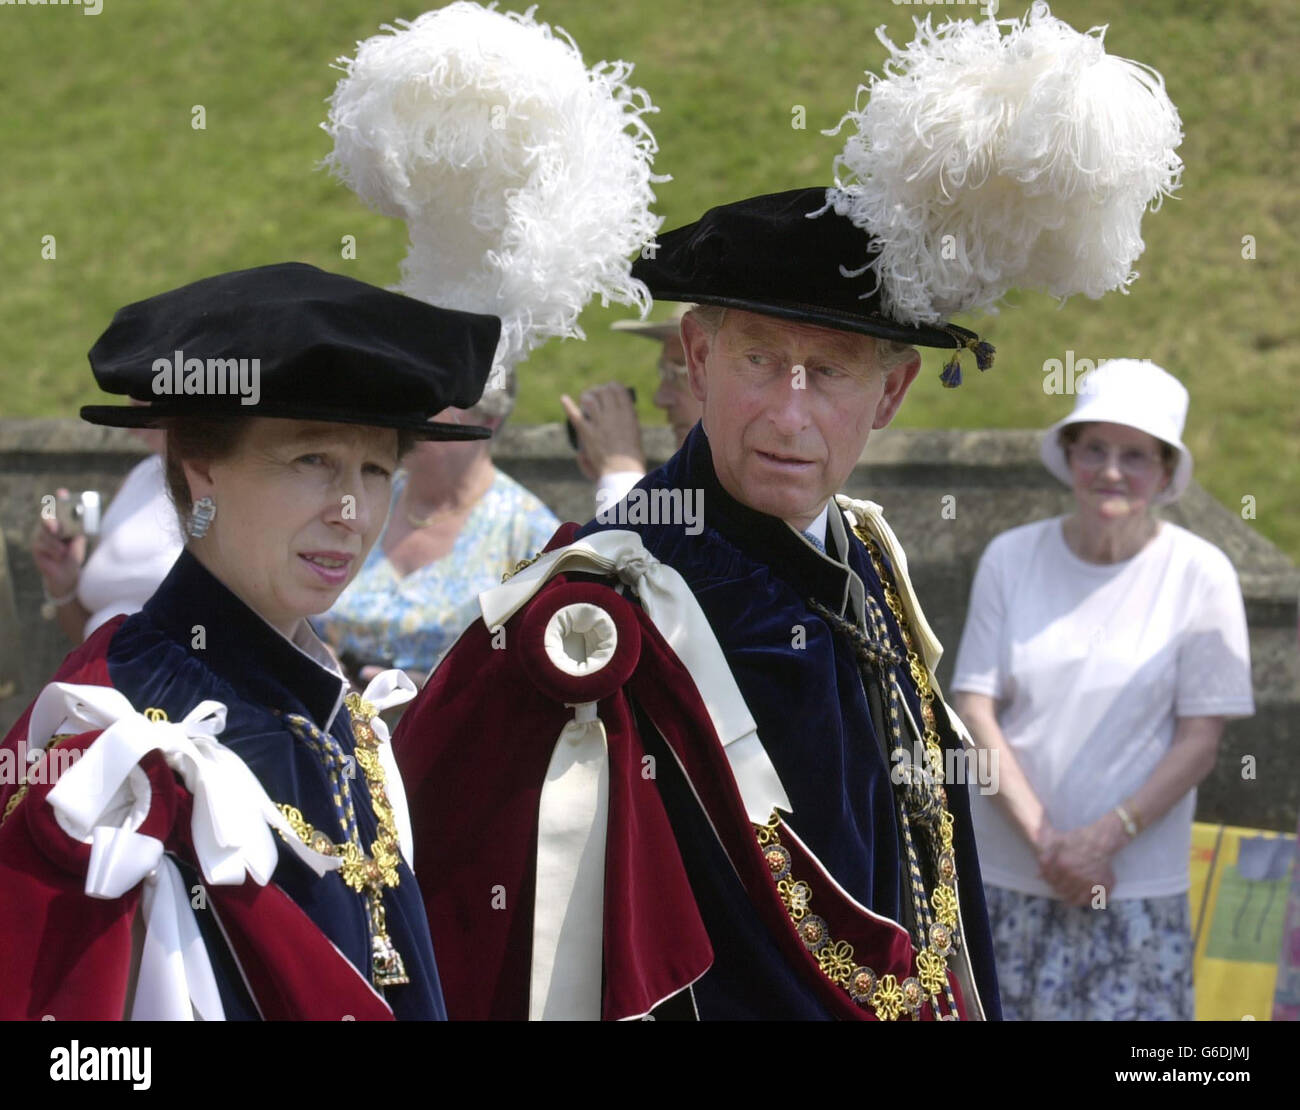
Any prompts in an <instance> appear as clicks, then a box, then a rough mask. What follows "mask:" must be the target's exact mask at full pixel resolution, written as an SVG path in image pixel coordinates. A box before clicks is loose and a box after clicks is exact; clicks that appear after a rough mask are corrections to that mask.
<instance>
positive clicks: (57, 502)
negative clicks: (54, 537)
mask: <svg viewBox="0 0 1300 1110" xmlns="http://www.w3.org/2000/svg"><path fill="white" fill-rule="evenodd" d="M99 511H100V499H99V492H98V491H97V490H93V489H87V490H82V491H81V492H80V493H67V492H60V493H56V494H55V495H54V523H55V527H56V528H57V530H58V536H59V539H61V540H71V539H76V537H77V536H97V535H99Z"/></svg>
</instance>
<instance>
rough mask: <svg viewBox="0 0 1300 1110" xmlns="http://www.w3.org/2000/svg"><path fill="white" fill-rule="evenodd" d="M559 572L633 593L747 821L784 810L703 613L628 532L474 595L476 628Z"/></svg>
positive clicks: (591, 541) (606, 535)
mask: <svg viewBox="0 0 1300 1110" xmlns="http://www.w3.org/2000/svg"><path fill="white" fill-rule="evenodd" d="M566 571H567V572H584V573H594V574H603V575H614V576H616V577H617V578H619V579H620V580H621V581H623V582H624V583H626V584H627V585H628V586H630V587H631V588H632V589H633V591H634V592H635V593H636V595H637V597H638V598H639V599H640V602H641V607H642V608H643V609H644V610H645V612H646V615H647V616H648V617H649V618H650V621H651V623H653V624H654V626H655V628H657V629H658V630H659V634H660V635H661V636H662V637H663V638H664V639H665V640H666V641H667V643H668V646H669V647H670V648H672V649H673V652H674V654H675V655H676V656H677V658H678V659H680V660H681V661H682V663H683V665H684V666H685V667H686V670H687V671H688V672H689V673H690V676H691V678H692V679H693V680H694V682H695V687H696V689H697V690H698V691H699V693H700V697H701V698H703V699H704V706H705V708H706V709H707V710H708V713H709V719H710V720H711V721H712V722H713V728H714V730H715V731H716V732H717V734H718V739H719V740H721V741H722V746H723V750H724V751H725V752H726V755H727V761H728V763H730V765H731V771H732V774H733V775H735V778H736V785H737V786H738V787H739V788H740V797H741V801H742V802H743V803H744V806H745V813H746V814H747V815H748V817H749V819H750V820H751V821H755V822H758V823H759V824H762V823H763V822H765V821H767V819H768V818H769V817H770V816H771V814H772V810H773V808H776V807H780V808H781V809H784V810H786V811H787V812H788V811H789V810H790V799H789V798H788V797H787V796H786V793H785V788H784V787H783V786H782V785H781V780H780V779H779V778H778V777H777V774H776V768H775V767H773V766H772V761H771V760H770V759H769V758H768V755H767V752H766V751H764V750H763V745H762V742H761V741H760V739H759V736H758V728H757V726H756V725H755V724H754V718H753V716H752V715H751V714H750V712H749V707H748V706H747V705H745V699H744V697H743V695H742V694H741V692H740V687H738V686H737V685H736V680H735V678H734V677H733V676H732V673H731V668H730V667H729V666H728V665H727V659H726V656H724V655H723V654H722V648H721V646H720V645H719V644H718V640H717V637H716V636H714V634H713V628H712V627H711V626H710V624H709V621H708V618H707V617H705V615H704V610H703V609H701V608H700V603H699V602H698V601H696V600H695V595H694V594H693V593H691V590H690V587H689V586H687V585H686V581H685V580H684V579H683V578H682V576H681V575H680V574H678V573H677V571H676V570H674V569H673V568H672V567H670V566H668V565H667V564H666V563H661V562H660V561H659V560H658V559H656V558H655V557H654V556H653V555H651V554H650V552H648V551H647V550H646V549H645V545H644V544H643V543H642V542H641V537H640V536H638V535H637V534H636V533H635V532H628V531H623V530H610V531H606V532H596V533H593V534H592V535H590V536H587V537H586V538H585V539H581V540H578V541H577V542H576V543H572V544H570V545H569V546H568V547H563V548H560V549H559V550H557V551H552V552H550V553H549V554H546V555H543V556H542V557H541V558H540V559H538V560H537V562H535V563H533V564H532V566H530V567H526V568H525V569H524V570H522V571H520V572H519V573H518V574H516V575H515V576H514V577H513V578H511V579H510V580H509V581H507V582H504V583H502V584H501V585H500V586H496V587H493V588H492V589H490V590H487V591H485V592H484V593H481V594H479V599H478V600H479V606H480V608H481V609H482V611H483V621H484V623H485V624H486V625H487V627H488V628H489V629H495V628H497V627H499V626H500V625H503V624H505V622H506V621H508V620H509V619H510V618H511V617H512V616H514V614H515V613H516V612H518V611H519V610H520V609H521V608H522V607H523V606H524V604H525V603H526V602H527V601H528V600H529V599H530V598H531V597H532V596H533V595H534V594H535V593H536V592H537V591H538V590H540V589H541V588H542V586H544V585H545V584H546V583H547V582H548V581H549V580H550V579H551V578H553V577H554V576H555V575H557V574H563V573H565V572H566Z"/></svg>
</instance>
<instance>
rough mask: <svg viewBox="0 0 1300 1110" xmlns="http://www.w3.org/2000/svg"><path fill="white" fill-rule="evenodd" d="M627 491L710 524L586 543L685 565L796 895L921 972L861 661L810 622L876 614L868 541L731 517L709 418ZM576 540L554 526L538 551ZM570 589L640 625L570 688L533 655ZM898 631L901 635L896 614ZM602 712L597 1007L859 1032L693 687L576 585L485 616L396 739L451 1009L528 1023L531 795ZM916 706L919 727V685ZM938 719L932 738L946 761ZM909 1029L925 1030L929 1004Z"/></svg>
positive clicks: (977, 899) (980, 917)
mask: <svg viewBox="0 0 1300 1110" xmlns="http://www.w3.org/2000/svg"><path fill="white" fill-rule="evenodd" d="M637 489H641V490H653V489H665V490H679V491H702V492H703V505H704V521H703V527H702V528H701V529H699V531H698V534H695V535H692V534H689V533H688V532H687V530H686V529H685V528H683V526H682V523H681V522H680V521H675V522H664V523H644V522H642V521H638V520H637V519H636V516H635V514H623V515H622V517H621V518H620V519H619V520H618V523H613V522H611V523H608V524H602V523H600V522H598V521H593V522H592V523H590V524H588V525H587V526H586V527H585V528H584V529H582V530H581V533H580V534H591V533H594V532H597V531H600V530H603V529H607V528H622V529H627V530H630V531H633V532H635V533H637V534H638V535H639V536H640V538H641V540H642V542H643V543H644V545H645V548H646V549H648V551H649V552H650V554H652V555H653V556H655V557H656V558H658V559H659V560H661V561H662V562H663V563H665V564H667V565H669V566H671V567H673V568H674V569H675V570H676V571H678V572H679V573H680V574H681V576H682V577H683V579H684V580H685V582H686V584H687V586H688V587H689V588H690V590H691V592H692V593H693V594H694V596H695V598H696V599H697V600H698V602H699V604H700V606H701V607H702V609H703V611H704V614H705V615H706V617H707V619H708V622H709V624H710V626H711V627H712V629H713V632H714V634H715V636H716V638H717V640H718V642H719V644H720V646H721V647H722V650H723V652H724V654H725V657H726V660H727V662H728V663H729V665H730V669H731V671H732V674H733V675H734V677H735V680H736V683H737V684H738V686H739V689H740V691H741V693H742V694H743V696H744V700H745V703H746V704H747V706H748V708H749V710H750V712H751V713H752V715H753V718H754V720H755V722H756V723H757V726H758V735H759V736H760V738H761V740H762V743H763V747H764V748H765V749H766V751H767V753H768V755H769V757H770V759H771V761H772V764H773V765H774V766H775V769H776V771H777V773H778V774H779V776H780V779H781V782H782V784H783V785H784V787H785V790H786V792H787V793H788V796H789V799H790V802H791V804H792V807H793V812H792V813H791V814H790V815H788V821H787V824H788V831H787V832H786V834H785V835H784V836H783V840H782V842H783V844H784V846H785V847H786V848H787V849H789V850H790V851H791V853H792V855H793V857H794V867H793V873H794V874H796V875H798V876H799V877H800V878H801V879H804V880H805V881H806V882H808V883H809V885H810V887H811V889H812V892H813V898H812V904H813V906H814V908H815V909H816V912H817V913H818V914H819V915H821V917H822V918H824V919H825V920H826V921H827V923H828V924H829V926H830V931H831V933H832V935H833V936H834V937H835V938H836V939H837V940H841V941H847V942H849V943H851V944H852V945H853V947H854V952H855V959H856V960H857V961H858V962H862V963H867V964H870V966H871V967H872V968H873V969H874V970H875V971H876V972H877V973H880V974H883V973H885V972H890V973H895V974H896V975H897V977H898V978H899V979H900V980H901V979H902V978H903V977H905V976H907V975H909V974H912V973H913V971H914V968H915V964H914V962H913V961H914V952H913V950H912V946H911V945H910V943H909V941H908V937H907V934H906V932H905V931H904V930H903V928H902V927H901V926H900V925H898V924H897V923H898V922H902V921H903V920H904V914H905V913H906V912H907V907H906V905H905V902H904V897H905V886H904V881H905V869H904V863H903V851H902V847H901V844H900V829H899V822H898V820H897V815H896V809H895V805H896V803H895V799H894V792H893V790H892V788H891V783H890V777H889V772H890V764H889V761H888V760H887V758H886V755H885V751H884V748H883V746H882V744H881V743H880V742H879V739H878V737H877V735H876V728H875V725H874V724H873V720H872V713H871V711H870V706H869V701H868V697H867V693H866V689H865V685H864V677H863V674H862V672H860V670H859V666H858V663H857V660H856V658H855V656H854V654H853V652H852V650H851V649H850V648H849V647H848V645H846V643H845V642H844V639H843V637H842V636H838V635H833V634H832V631H831V629H830V628H829V627H828V626H827V625H826V623H824V622H823V620H822V619H821V617H819V616H818V615H817V613H816V612H814V610H813V609H812V607H811V603H812V602H813V601H814V600H817V601H820V602H822V603H823V604H826V605H829V606H831V607H832V608H838V607H840V606H841V605H842V601H841V599H843V598H844V597H845V596H846V580H847V578H848V576H849V575H850V574H856V575H857V576H858V578H859V579H861V581H862V582H863V584H864V585H865V588H866V589H867V590H868V591H870V593H871V594H872V595H873V596H875V597H876V598H877V599H878V601H879V603H880V605H881V606H882V608H883V607H885V597H884V593H883V589H882V587H881V584H880V581H879V579H878V578H877V576H876V574H875V572H874V570H873V569H872V566H871V563H870V560H869V558H868V556H867V553H866V550H865V548H864V546H863V545H862V543H861V542H860V541H859V540H858V539H857V538H856V537H853V536H852V533H851V532H849V537H850V539H849V541H848V543H849V547H850V550H848V551H847V552H844V553H838V552H834V551H833V552H832V555H833V556H840V557H839V559H838V561H839V562H840V564H841V565H840V566H838V567H837V566H836V565H834V564H835V562H836V561H837V560H836V559H835V558H832V559H826V558H823V557H822V556H821V555H820V554H819V553H818V552H817V551H816V550H815V549H814V548H813V547H812V546H811V545H810V544H808V543H807V541H806V540H805V539H803V537H801V536H799V535H798V533H795V532H794V531H793V530H792V529H790V528H789V527H788V526H787V525H785V524H784V523H782V522H781V521H779V520H776V519H775V518H772V517H767V516H764V515H763V514H760V513H757V512H754V511H753V510H750V509H748V508H746V507H745V506H743V505H740V504H739V503H737V502H736V501H735V500H734V499H732V498H731V497H730V496H729V495H728V494H727V493H726V492H725V491H724V490H723V489H722V487H721V486H720V485H719V483H718V481H717V478H716V476H715V474H714V471H713V466H712V460H711V456H710V452H709V445H708V440H707V438H706V436H705V435H704V432H703V429H702V428H701V427H699V426H697V427H696V428H695V429H694V431H693V432H692V433H691V435H690V436H689V437H688V439H687V441H686V443H685V444H684V446H683V447H682V449H681V450H680V451H679V452H678V454H677V455H675V456H674V457H673V458H672V459H671V460H670V461H669V462H668V463H667V464H666V465H665V466H664V467H662V468H660V469H659V470H657V471H655V472H653V473H651V474H649V475H647V477H646V478H645V479H644V480H643V481H642V482H641V483H640V484H639V485H638V487H637ZM574 537H575V532H574V529H573V526H571V525H566V526H565V528H563V529H561V531H560V532H559V533H557V536H556V537H555V539H553V540H552V543H551V548H550V549H554V548H556V547H558V546H560V545H563V544H567V543H569V542H571V541H572V539H573V538H574ZM575 589H582V590H593V589H594V590H596V591H597V593H596V594H595V595H593V598H594V600H595V601H596V602H597V603H598V604H600V605H602V606H603V607H604V608H605V609H606V610H608V611H609V612H610V613H612V614H614V615H615V616H616V617H617V618H618V620H620V621H622V622H624V623H629V622H631V623H634V624H635V626H636V628H637V631H638V648H637V651H636V652H635V653H633V656H632V657H625V658H624V659H622V660H621V661H620V662H619V667H618V668H617V669H616V670H617V674H618V677H619V681H618V682H617V683H616V684H612V686H611V688H610V689H608V690H603V689H598V688H597V686H598V684H596V685H591V684H588V685H587V686H586V687H585V688H581V689H579V688H564V687H563V684H562V683H559V684H557V682H556V679H555V673H554V670H553V668H552V669H551V670H550V671H549V672H548V670H547V668H546V666H545V665H544V662H543V661H542V655H543V652H542V647H541V630H542V628H543V627H544V626H545V624H546V620H547V618H548V617H549V616H550V615H551V614H553V613H554V612H555V611H556V610H557V609H558V608H559V607H561V606H562V605H564V604H567V603H568V602H569V601H571V600H572V598H571V597H570V595H569V594H568V593H566V591H572V590H575ZM885 611H886V612H888V610H887V609H886V610H885ZM890 629H891V633H892V635H893V637H895V638H896V640H898V638H899V631H898V628H897V625H896V623H895V622H893V620H892V618H890ZM796 630H801V634H799V635H792V634H793V633H794V632H795V631H796ZM899 642H901V641H899ZM796 645H797V646H796ZM609 669H610V668H606V670H607V671H608V670H609ZM624 672H625V673H626V676H627V677H626V678H625V679H624V678H623V677H622V675H623V673H624ZM595 698H599V702H598V709H599V715H600V718H601V720H602V721H604V722H605V724H606V727H607V730H608V733H609V744H608V750H609V760H610V793H609V833H608V842H607V847H606V866H605V891H604V911H603V912H604V937H603V957H604V986H603V995H602V1001H601V1013H602V1015H603V1016H604V1017H605V1018H607V1019H608V1018H629V1017H637V1016H640V1015H643V1014H646V1013H654V1014H655V1016H669V1015H672V1016H677V1015H682V1016H698V1017H699V1018H702V1019H713V1018H719V1019H728V1018H760V1019H769V1018H770V1019H789V1018H798V1019H862V1018H868V1019H869V1018H871V1017H872V1016H873V1015H872V1014H871V1013H870V1012H869V1008H868V1007H864V1006H861V1005H859V1004H857V1003H856V1002H854V1001H853V1000H852V999H851V998H850V997H849V994H848V993H847V992H846V991H845V990H844V989H843V988H842V987H841V986H839V985H836V984H835V983H832V982H831V981H830V980H829V979H828V978H827V976H826V975H825V974H823V973H822V971H821V970H820V968H819V967H818V964H817V961H816V960H815V959H814V958H813V957H812V955H811V954H810V952H809V951H808V949H807V947H806V946H805V945H804V944H803V943H802V942H801V940H800V937H799V935H798V934H797V933H796V932H795V930H794V927H793V926H792V923H791V921H790V918H789V916H788V914H787V912H786V908H785V906H783V905H782V902H781V900H780V898H779V897H778V895H777V891H776V886H775V883H774V882H773V879H772V875H771V874H770V873H769V872H768V871H767V869H766V866H765V863H764V857H763V855H762V853H761V852H760V851H759V848H758V844H757V841H756V840H755V835H754V828H753V825H752V824H751V822H750V821H749V819H748V817H747V816H746V814H745V812H744V809H743V807H742V805H741V801H740V796H739V794H738V791H737V786H736V782H735V779H734V778H733V776H732V773H731V771H730V768H729V766H728V763H727V759H726V756H725V754H724V751H723V749H722V747H721V745H720V743H719V740H718V737H717V735H716V733H715V732H714V730H713V729H712V727H711V726H710V722H709V719H708V716H707V714H706V713H705V712H704V709H703V706H702V704H701V701H700V695H699V691H698V690H697V689H696V687H695V685H694V683H693V681H692V678H691V675H690V674H689V673H687V672H686V670H685V668H684V667H683V666H682V664H681V662H680V661H679V660H678V659H677V657H676V656H675V655H674V653H673V652H672V651H671V649H669V648H668V646H667V644H666V643H665V642H664V640H663V638H662V637H661V636H660V635H659V634H658V632H657V631H656V629H655V627H654V625H653V624H652V622H650V621H649V619H648V618H647V617H646V614H645V612H644V611H643V610H642V609H641V608H640V607H639V606H638V605H637V604H636V603H635V599H633V598H632V597H631V594H630V593H629V594H628V596H627V597H624V596H620V593H616V592H615V590H614V589H613V588H612V586H611V584H610V583H609V582H603V583H600V582H592V581H583V582H576V581H573V580H570V581H567V582H566V581H555V580H553V581H552V583H551V584H549V585H547V586H546V587H544V588H543V589H542V590H541V591H540V592H538V593H537V594H536V596H535V597H534V598H533V599H532V601H531V602H530V603H529V605H527V606H526V607H525V608H524V609H522V610H521V611H520V612H518V613H516V614H515V615H514V617H513V618H511V620H510V621H508V622H507V623H506V624H505V626H504V628H503V631H502V632H500V633H498V634H497V640H496V643H495V645H494V642H493V632H492V631H490V630H489V629H487V628H486V627H485V626H484V623H483V621H482V620H481V619H480V620H478V621H476V622H475V623H474V624H473V625H472V626H471V627H470V628H469V629H468V630H467V631H466V632H465V634H464V635H463V636H462V638H461V640H460V641H459V642H458V643H457V645H456V646H455V648H454V649H453V650H452V652H451V653H450V654H449V655H448V657H447V658H446V659H445V660H444V661H443V663H442V664H441V665H440V666H439V668H438V669H437V670H436V671H435V672H434V674H433V676H432V678H431V679H430V682H429V684H428V685H427V686H426V688H425V690H424V691H423V692H422V693H421V695H420V697H419V698H417V700H416V702H415V703H414V704H413V706H412V708H411V709H410V710H409V711H408V712H407V714H406V716H405V718H404V719H403V721H402V723H401V725H400V726H399V728H398V731H397V735H396V736H395V738H394V748H395V754H396V756H397V759H398V762H399V765H400V766H401V768H402V775H403V779H404V781H405V784H406V788H407V792H408V796H409V798H410V800H411V810H412V822H413V826H414V835H415V843H416V855H417V858H418V859H420V861H421V880H422V885H423V891H424V896H425V902H426V906H427V908H428V911H429V919H430V927H431V930H432V933H433V937H434V942H435V945H436V947H437V949H438V952H439V958H440V961H441V964H442V968H443V974H444V979H443V982H444V989H445V993H446V998H447V1005H448V1012H449V1015H450V1016H451V1017H452V1018H453V1019H454V1018H460V1017H473V1018H487V1017H503V1018H522V1017H525V1016H527V1014H528V1013H529V982H530V980H529V967H530V959H531V943H532V932H531V930H532V925H533V909H534V899H535V895H536V891H535V889H534V887H535V864H536V856H537V843H538V832H537V823H538V799H539V796H540V794H541V789H542V783H543V779H544V777H545V775H546V771H547V766H548V759H549V757H550V754H551V752H552V750H553V749H554V748H555V745H556V738H557V736H558V735H559V733H560V730H561V728H562V727H563V726H564V723H565V721H566V720H569V719H570V718H572V716H573V710H572V709H571V708H569V707H568V706H569V705H571V704H575V703H580V702H583V701H588V700H593V699H595ZM909 699H910V700H909V704H910V707H911V709H912V711H913V712H914V713H915V714H917V715H918V718H919V713H920V705H919V702H918V701H917V699H916V694H915V691H914V690H912V691H910V693H909ZM938 708H939V709H940V712H939V713H938V718H939V726H938V727H939V732H940V736H941V739H942V742H943V745H944V746H945V747H946V748H949V749H953V748H957V747H959V746H960V741H959V740H958V738H957V737H956V735H955V734H954V732H953V729H952V726H951V725H950V723H949V722H948V720H947V717H946V714H945V713H944V712H942V706H938ZM646 757H650V763H649V764H647V762H646ZM646 766H652V767H653V768H654V775H653V777H652V778H647V777H646V776H645V774H644V768H645V767H646ZM946 789H947V797H948V806H949V810H950V812H951V813H952V815H953V819H954V822H955V848H956V857H957V859H956V863H957V869H958V875H959V879H960V882H959V897H960V913H961V923H962V928H963V936H962V938H961V940H962V944H963V945H964V954H965V956H967V957H968V958H969V964H968V965H967V967H968V973H967V976H966V988H968V989H965V990H963V988H962V987H961V986H959V985H957V984H955V983H954V989H955V991H956V993H957V995H958V996H959V1005H960V1007H961V1009H962V1011H963V1013H964V1014H965V1015H966V1016H976V1015H977V1014H980V1013H982V1015H983V1016H984V1017H986V1018H997V1017H999V1016H1000V1011H999V1004H998V995H997V986H996V982H995V979H994V975H993V959H992V951H991V942H990V936H989V927H988V920H987V915H986V912H985V908H984V901H983V893H982V887H981V883H980V876H979V866H978V862H977V860H976V856H975V845H974V841H973V838H972V835H971V829H970V820H969V812H968V803H967V798H966V788H965V786H964V785H962V784H959V783H951V784H948V785H947V787H946ZM950 976H951V972H950ZM688 987H689V991H688V990H687V988H688ZM674 996H675V997H674ZM667 999H671V1001H668V1002H666V1001H665V1000H667ZM656 1007H658V1008H657V1009H656ZM920 1016H921V1017H923V1018H924V1017H929V1016H933V1015H932V1014H931V1013H930V1007H929V1004H928V1003H927V1004H926V1006H925V1008H924V1009H923V1010H922V1011H921V1013H920Z"/></svg>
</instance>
